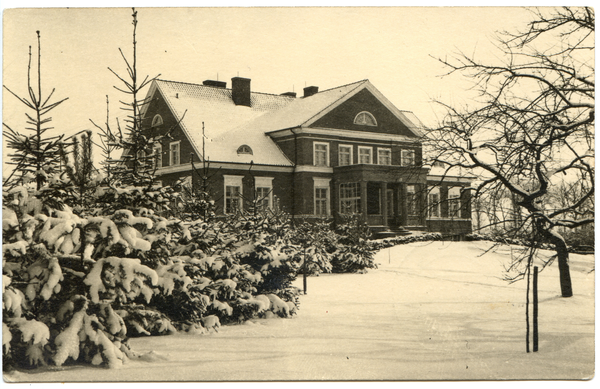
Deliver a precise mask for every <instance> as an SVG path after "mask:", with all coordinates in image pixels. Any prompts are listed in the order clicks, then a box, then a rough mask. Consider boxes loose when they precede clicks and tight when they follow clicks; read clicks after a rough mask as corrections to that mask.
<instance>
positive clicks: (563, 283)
mask: <svg viewBox="0 0 600 389" xmlns="http://www.w3.org/2000/svg"><path fill="white" fill-rule="evenodd" d="M545 234H546V236H547V237H548V239H549V240H550V242H551V243H553V244H554V245H555V247H556V256H557V259H558V271H559V274H560V290H561V293H562V297H571V296H573V288H572V287H571V272H570V270H569V250H568V248H567V243H566V242H565V240H564V238H563V237H562V236H561V235H560V234H559V233H557V232H555V231H551V230H546V231H545Z"/></svg>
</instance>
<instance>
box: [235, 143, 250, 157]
mask: <svg viewBox="0 0 600 389" xmlns="http://www.w3.org/2000/svg"><path fill="white" fill-rule="evenodd" d="M237 153H238V154H250V155H253V153H252V149H251V148H250V146H248V145H241V146H240V147H238V149H237Z"/></svg>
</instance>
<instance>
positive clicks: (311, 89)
mask: <svg viewBox="0 0 600 389" xmlns="http://www.w3.org/2000/svg"><path fill="white" fill-rule="evenodd" d="M316 93H319V87H318V86H307V87H306V88H304V97H310V96H312V95H314V94H316Z"/></svg>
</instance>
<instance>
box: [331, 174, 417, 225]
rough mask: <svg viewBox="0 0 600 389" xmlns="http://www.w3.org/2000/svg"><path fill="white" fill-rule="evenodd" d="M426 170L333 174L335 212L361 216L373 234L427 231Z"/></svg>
mask: <svg viewBox="0 0 600 389" xmlns="http://www.w3.org/2000/svg"><path fill="white" fill-rule="evenodd" d="M426 176H427V170H426V169H423V168H415V167H412V168H406V167H400V166H381V165H351V166H344V167H339V168H336V169H335V170H334V177H336V178H335V179H334V187H335V189H334V192H337V193H335V194H337V196H334V199H332V200H333V201H334V202H335V203H337V204H333V207H334V208H333V209H336V210H337V213H339V214H359V215H361V218H362V220H363V221H365V222H366V223H367V225H369V226H370V227H372V229H373V230H375V231H377V230H382V231H390V230H391V231H394V230H399V231H400V232H401V231H402V230H403V229H405V228H406V229H425V228H426V227H425V226H426V223H425V193H424V192H425V188H426V184H425V183H426Z"/></svg>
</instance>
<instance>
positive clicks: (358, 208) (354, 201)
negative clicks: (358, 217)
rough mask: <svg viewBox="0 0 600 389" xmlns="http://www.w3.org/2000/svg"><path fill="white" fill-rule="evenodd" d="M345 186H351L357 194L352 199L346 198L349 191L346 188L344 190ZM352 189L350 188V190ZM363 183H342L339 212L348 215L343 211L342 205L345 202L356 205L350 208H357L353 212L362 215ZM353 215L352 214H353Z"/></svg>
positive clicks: (340, 185)
mask: <svg viewBox="0 0 600 389" xmlns="http://www.w3.org/2000/svg"><path fill="white" fill-rule="evenodd" d="M343 185H347V186H349V185H351V186H352V188H351V189H352V190H353V191H354V192H355V193H354V196H351V197H344V196H345V191H346V190H347V189H346V188H344V189H342V186H343ZM349 189H350V188H349ZM360 196H361V183H359V182H344V183H340V184H339V210H340V213H341V214H346V213H345V212H344V209H342V204H343V203H344V202H348V203H352V204H354V205H353V206H351V207H350V208H355V209H354V210H353V211H354V212H353V213H354V214H360V213H361V211H362V210H361V198H360ZM351 214H352V213H351Z"/></svg>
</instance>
